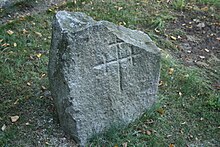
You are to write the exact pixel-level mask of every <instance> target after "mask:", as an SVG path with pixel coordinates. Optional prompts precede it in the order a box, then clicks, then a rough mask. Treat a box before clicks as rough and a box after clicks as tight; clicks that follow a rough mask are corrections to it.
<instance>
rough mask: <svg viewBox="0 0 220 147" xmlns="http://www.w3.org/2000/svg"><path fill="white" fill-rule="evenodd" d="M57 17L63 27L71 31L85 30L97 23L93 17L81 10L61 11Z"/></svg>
mask: <svg viewBox="0 0 220 147" xmlns="http://www.w3.org/2000/svg"><path fill="white" fill-rule="evenodd" d="M56 18H57V20H58V21H59V22H58V23H59V25H60V26H61V28H63V29H64V31H67V32H70V33H75V32H78V31H81V30H84V29H85V28H88V27H90V26H92V25H94V24H95V23H96V21H94V20H93V19H92V18H91V17H89V16H87V15H86V14H84V13H81V12H67V11H59V12H57V14H56Z"/></svg>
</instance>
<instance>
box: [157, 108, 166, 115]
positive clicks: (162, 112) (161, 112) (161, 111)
mask: <svg viewBox="0 0 220 147" xmlns="http://www.w3.org/2000/svg"><path fill="white" fill-rule="evenodd" d="M157 112H158V113H160V114H161V115H163V114H164V113H165V110H164V109H163V108H159V109H157Z"/></svg>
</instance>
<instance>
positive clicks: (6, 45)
mask: <svg viewBox="0 0 220 147" xmlns="http://www.w3.org/2000/svg"><path fill="white" fill-rule="evenodd" d="M8 46H10V44H9V43H4V44H2V47H8Z"/></svg>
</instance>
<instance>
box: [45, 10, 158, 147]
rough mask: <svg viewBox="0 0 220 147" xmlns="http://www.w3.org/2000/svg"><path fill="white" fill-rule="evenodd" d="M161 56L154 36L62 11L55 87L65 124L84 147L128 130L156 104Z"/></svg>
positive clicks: (52, 71) (53, 62)
mask: <svg viewBox="0 0 220 147" xmlns="http://www.w3.org/2000/svg"><path fill="white" fill-rule="evenodd" d="M159 70H160V52H159V49H158V48H157V47H156V46H155V44H154V43H153V42H152V40H151V39H150V38H149V37H148V35H146V34H144V33H143V32H141V31H135V30H130V29H127V28H125V27H122V26H116V25H114V24H113V23H110V22H107V21H94V20H93V19H92V18H91V17H89V16H86V15H85V14H83V13H79V12H76V13H71V12H66V11H59V12H58V13H57V14H56V15H55V18H54V21H53V35H52V43H51V50H50V61H49V81H50V86H51V93H52V96H53V97H54V100H55V104H56V108H57V112H58V116H59V120H60V124H61V126H62V127H63V129H64V131H66V132H67V133H68V134H70V135H71V136H72V137H74V139H75V140H76V141H77V142H78V143H79V144H80V145H82V146H84V145H85V144H86V142H87V140H88V139H89V138H90V137H91V136H92V135H94V134H96V133H99V132H101V131H103V130H105V129H107V128H109V127H111V126H112V125H127V124H128V123H130V122H132V121H134V120H135V119H137V118H139V117H140V116H141V115H142V114H143V113H144V112H145V111H146V109H148V108H150V107H151V106H152V104H153V103H154V102H155V100H156V93H157V89H158V88H157V87H158V80H159Z"/></svg>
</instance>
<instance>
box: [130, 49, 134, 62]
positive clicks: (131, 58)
mask: <svg viewBox="0 0 220 147" xmlns="http://www.w3.org/2000/svg"><path fill="white" fill-rule="evenodd" d="M132 56H133V46H131V48H130V60H131V65H134V62H133V57H132Z"/></svg>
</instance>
